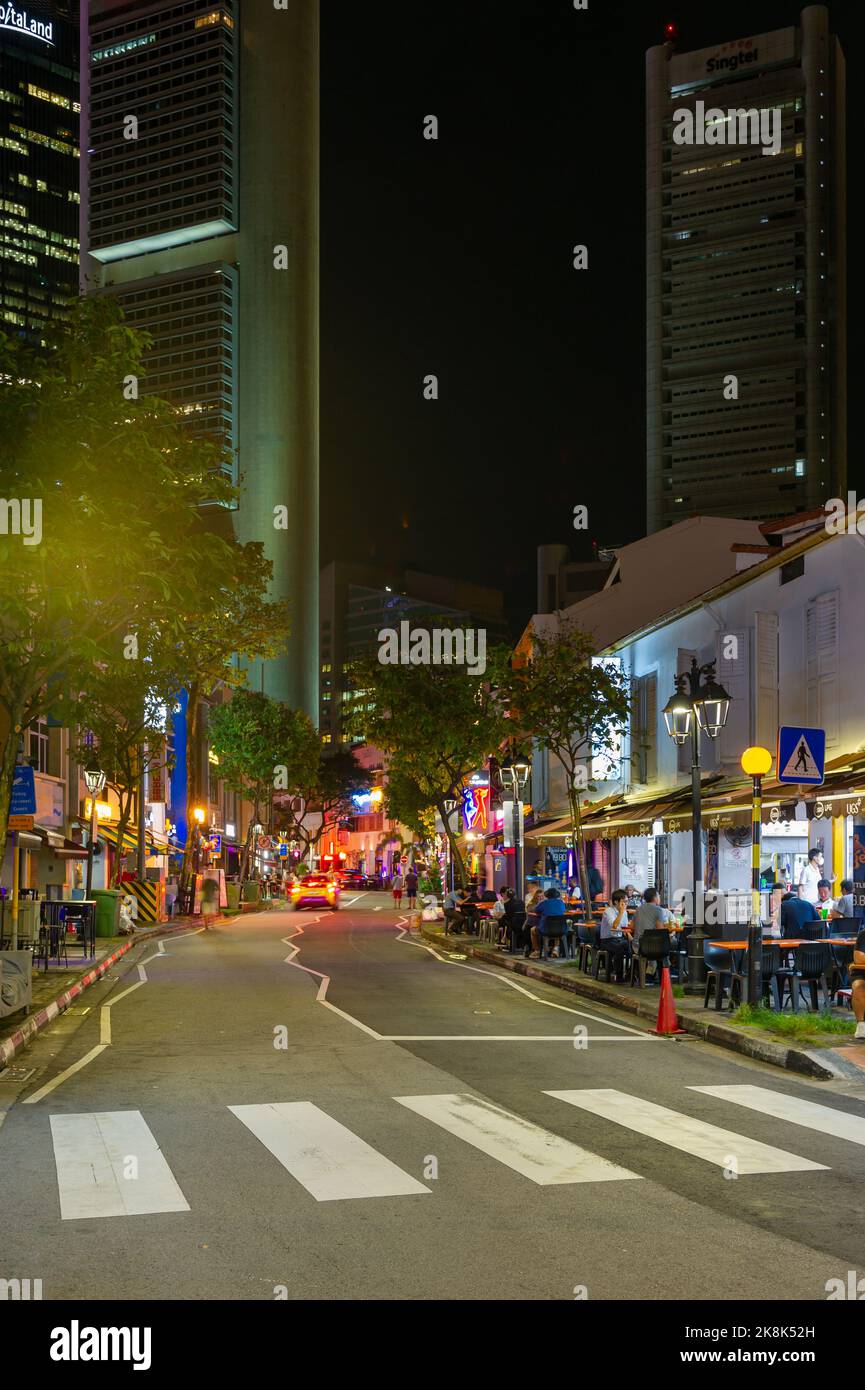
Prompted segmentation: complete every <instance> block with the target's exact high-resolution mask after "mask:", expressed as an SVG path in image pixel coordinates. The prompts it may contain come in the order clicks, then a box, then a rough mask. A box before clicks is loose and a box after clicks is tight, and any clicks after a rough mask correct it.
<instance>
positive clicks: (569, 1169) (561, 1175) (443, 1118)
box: [394, 1095, 640, 1187]
mask: <svg viewBox="0 0 865 1390" xmlns="http://www.w3.org/2000/svg"><path fill="white" fill-rule="evenodd" d="M394 1100H396V1101H398V1102H399V1104H400V1105H404V1106H406V1108H407V1109H409V1110H413V1111H414V1112H415V1114H417V1115H422V1116H423V1117H424V1119H427V1120H431V1121H432V1122H433V1124H436V1125H440V1126H441V1128H442V1129H445V1130H447V1131H448V1133H449V1134H455V1135H456V1136H457V1138H458V1139H463V1140H465V1142H466V1143H467V1144H471V1145H472V1147H473V1148H475V1149H480V1151H481V1153H485V1154H487V1155H488V1156H489V1157H490V1158H494V1159H496V1160H497V1161H498V1162H499V1163H503V1164H505V1166H506V1167H508V1168H512V1169H513V1170H514V1172H515V1173H520V1174H522V1176H523V1177H525V1178H531V1180H532V1182H535V1183H538V1185H539V1186H541V1187H550V1186H556V1185H560V1184H564V1183H577V1182H613V1181H616V1182H618V1181H622V1180H624V1179H628V1178H633V1179H637V1180H639V1177H640V1175H639V1173H631V1172H629V1171H628V1169H627V1168H619V1167H618V1166H617V1165H616V1164H615V1163H610V1161H609V1160H608V1159H606V1158H601V1157H600V1156H599V1155H598V1154H593V1153H589V1151H588V1150H587V1149H581V1148H579V1147H578V1146H577V1145H576V1144H572V1143H571V1141H570V1140H569V1139H562V1138H561V1136H560V1135H558V1134H553V1133H551V1131H550V1130H548V1129H542V1128H541V1127H540V1125H535V1124H532V1123H531V1122H530V1121H529V1120H524V1119H523V1118H522V1117H521V1116H520V1115H513V1114H511V1112H510V1111H508V1110H501V1109H500V1108H499V1106H497V1105H493V1104H491V1102H490V1101H487V1100H481V1099H480V1098H479V1097H478V1096H469V1095H443V1096H394Z"/></svg>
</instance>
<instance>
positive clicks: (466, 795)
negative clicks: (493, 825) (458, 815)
mask: <svg viewBox="0 0 865 1390" xmlns="http://www.w3.org/2000/svg"><path fill="white" fill-rule="evenodd" d="M489 804H490V789H489V787H488V786H486V787H482V786H468V787H463V806H462V811H463V823H464V825H465V828H466V830H486V828H487V824H488V821H489Z"/></svg>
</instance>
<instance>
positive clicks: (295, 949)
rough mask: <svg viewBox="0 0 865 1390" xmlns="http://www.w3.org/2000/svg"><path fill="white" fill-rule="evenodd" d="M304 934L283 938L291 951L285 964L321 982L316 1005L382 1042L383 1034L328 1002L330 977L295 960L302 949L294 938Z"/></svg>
mask: <svg viewBox="0 0 865 1390" xmlns="http://www.w3.org/2000/svg"><path fill="white" fill-rule="evenodd" d="M313 920H314V921H316V922H317V921H318V918H317V917H315V918H313ZM303 934H304V931H303V927H298V928H297V930H296V931H294V932H292V934H291V936H283V937H282V938H281V939H282V942H283V945H285V946H288V947H289V948H290V950H291V955H290V956H286V958H285V964H286V965H291V966H293V967H294V969H295V970H302V971H303V972H304V974H305V975H314V976H315V978H316V979H317V980H320V981H321V984H320V985H319V987H318V992H317V994H316V996H315V1002H316V1004H323V1005H324V1007H325V1008H326V1009H330V1011H331V1013H334V1014H339V1017H340V1018H344V1019H345V1021H346V1023H351V1024H353V1025H354V1027H355V1028H359V1029H360V1031H361V1032H362V1033H366V1035H367V1037H369V1038H375V1040H376V1042H381V1041H382V1035H381V1033H377V1032H376V1031H375V1029H374V1028H368V1027H367V1025H366V1024H365V1023H361V1021H360V1019H359V1018H355V1017H354V1015H353V1014H348V1013H346V1012H345V1010H344V1009H338V1008H337V1007H336V1004H331V1003H330V1002H329V1001H328V998H327V991H328V988H329V986H330V976H329V975H325V974H324V972H323V971H321V970H312V969H311V968H310V967H309V966H308V965H301V964H300V962H299V961H297V960H295V956H298V955H300V947H299V946H295V944H294V942H293V940H292V937H295V936H303Z"/></svg>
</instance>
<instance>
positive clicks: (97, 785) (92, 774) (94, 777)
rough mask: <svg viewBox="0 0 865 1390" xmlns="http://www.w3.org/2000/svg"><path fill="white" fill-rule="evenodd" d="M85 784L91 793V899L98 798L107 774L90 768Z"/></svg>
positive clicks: (88, 894) (88, 868) (85, 774)
mask: <svg viewBox="0 0 865 1390" xmlns="http://www.w3.org/2000/svg"><path fill="white" fill-rule="evenodd" d="M84 784H85V786H86V787H87V790H88V791H89V793H90V843H89V845H88V846H87V887H86V888H85V890H84V896H85V898H87V899H88V901H89V899H90V896H91V893H92V891H93V846H94V844H95V841H96V798H97V796H98V795H99V793H100V792H101V791H103V790H104V788H105V773H104V772H103V771H102V769H101V768H99V767H95V766H94V767H88V768H87V769H86V771H85V773H84Z"/></svg>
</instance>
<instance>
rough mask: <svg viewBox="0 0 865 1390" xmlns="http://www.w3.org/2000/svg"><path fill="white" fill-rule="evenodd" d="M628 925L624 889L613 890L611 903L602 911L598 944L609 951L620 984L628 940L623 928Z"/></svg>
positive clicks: (626, 901)
mask: <svg viewBox="0 0 865 1390" xmlns="http://www.w3.org/2000/svg"><path fill="white" fill-rule="evenodd" d="M627 924H628V900H627V897H626V895H625V890H624V888H614V889H613V898H612V903H611V905H610V906H609V907H608V908H605V909H604V912H603V915H602V916H601V922H600V926H599V927H598V943H599V944H602V945H603V947H604V950H605V951H609V952H610V954H611V956H612V957H613V963H614V964H615V967H616V979H617V980H618V981H619V982H621V980H622V976H623V973H624V968H625V966H624V961H625V957H626V956H627V954H628V945H629V943H628V938H627V936H626V935H625V933H624V930H623V928H624V927H626V926H627Z"/></svg>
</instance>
